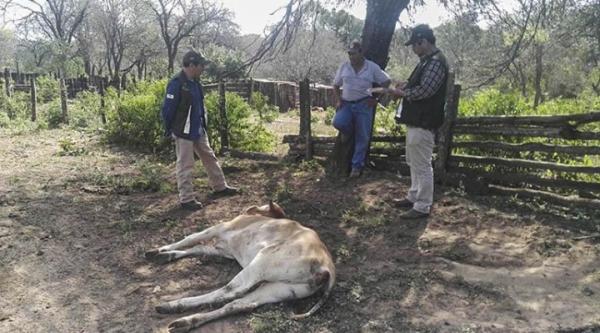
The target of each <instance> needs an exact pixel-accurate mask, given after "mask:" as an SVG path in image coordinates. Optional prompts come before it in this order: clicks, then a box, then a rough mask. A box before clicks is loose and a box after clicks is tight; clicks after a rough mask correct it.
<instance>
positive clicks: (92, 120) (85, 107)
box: [69, 91, 101, 128]
mask: <svg viewBox="0 0 600 333" xmlns="http://www.w3.org/2000/svg"><path fill="white" fill-rule="evenodd" d="M100 119H101V118H100V95H99V94H97V93H95V92H92V91H82V92H80V93H78V94H77V97H76V98H75V100H74V101H73V104H72V105H71V106H70V108H69V126H70V127H73V128H87V127H90V126H95V127H98V126H99V125H100Z"/></svg>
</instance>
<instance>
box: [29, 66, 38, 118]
mask: <svg viewBox="0 0 600 333" xmlns="http://www.w3.org/2000/svg"><path fill="white" fill-rule="evenodd" d="M29 82H30V84H31V121H35V120H36V119H37V97H36V96H37V92H36V89H35V78H34V77H33V76H31V77H30V78H29Z"/></svg>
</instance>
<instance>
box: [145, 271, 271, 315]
mask: <svg viewBox="0 0 600 333" xmlns="http://www.w3.org/2000/svg"><path fill="white" fill-rule="evenodd" d="M264 269H265V268H264V266H262V265H256V264H254V265H253V264H252V263H250V265H248V266H247V267H245V268H244V269H242V270H241V271H240V272H239V273H238V274H237V275H236V276H235V277H234V278H233V279H231V281H229V283H227V284H226V285H225V286H223V287H222V288H219V289H217V290H214V291H212V292H210V293H208V294H204V295H200V296H194V297H186V298H181V299H178V300H174V301H171V302H167V303H162V304H159V305H158V306H157V307H156V311H157V312H159V313H174V312H183V311H186V310H189V309H193V308H196V307H198V306H200V305H203V304H211V303H218V302H224V301H228V300H231V299H234V298H238V297H240V296H242V295H244V294H245V293H247V292H248V291H249V290H250V289H252V288H253V287H254V286H256V285H257V284H258V283H260V282H262V274H261V273H262V271H263V270H264Z"/></svg>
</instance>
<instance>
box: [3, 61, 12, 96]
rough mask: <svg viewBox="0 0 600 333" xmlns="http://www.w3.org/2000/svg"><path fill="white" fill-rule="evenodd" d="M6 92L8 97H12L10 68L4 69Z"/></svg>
mask: <svg viewBox="0 0 600 333" xmlns="http://www.w3.org/2000/svg"><path fill="white" fill-rule="evenodd" d="M4 91H5V92H6V97H11V93H10V70H9V69H8V68H4Z"/></svg>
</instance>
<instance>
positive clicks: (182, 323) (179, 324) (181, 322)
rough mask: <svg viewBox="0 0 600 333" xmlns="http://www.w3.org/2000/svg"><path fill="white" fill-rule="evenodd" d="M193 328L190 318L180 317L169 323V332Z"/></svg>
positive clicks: (185, 330)
mask: <svg viewBox="0 0 600 333" xmlns="http://www.w3.org/2000/svg"><path fill="white" fill-rule="evenodd" d="M192 328H193V327H192V324H191V323H190V322H189V321H188V320H186V319H178V320H175V321H174V322H172V323H170V324H169V333H185V332H188V331H189V330H191V329H192Z"/></svg>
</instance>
